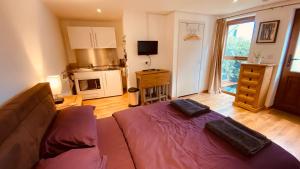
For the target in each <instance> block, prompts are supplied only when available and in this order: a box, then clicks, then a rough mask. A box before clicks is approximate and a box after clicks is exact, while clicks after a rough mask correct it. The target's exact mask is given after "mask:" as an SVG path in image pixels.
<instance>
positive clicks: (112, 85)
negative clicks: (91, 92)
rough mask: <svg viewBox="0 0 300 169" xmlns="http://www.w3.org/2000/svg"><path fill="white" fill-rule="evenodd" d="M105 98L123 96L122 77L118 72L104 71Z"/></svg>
mask: <svg viewBox="0 0 300 169" xmlns="http://www.w3.org/2000/svg"><path fill="white" fill-rule="evenodd" d="M105 82H106V83H105V96H106V97H109V96H118V95H122V94H123V86H122V77H121V71H120V70H111V71H105Z"/></svg>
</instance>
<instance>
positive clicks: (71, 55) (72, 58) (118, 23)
mask: <svg viewBox="0 0 300 169" xmlns="http://www.w3.org/2000/svg"><path fill="white" fill-rule="evenodd" d="M68 26H92V27H93V26H95V27H114V28H115V31H116V41H117V52H118V58H120V59H122V58H124V54H123V23H122V20H115V21H82V20H62V21H61V28H62V32H63V37H64V42H65V47H66V52H67V58H68V63H76V55H75V52H74V51H73V50H72V49H71V47H70V43H69V38H68V32H67V27H68Z"/></svg>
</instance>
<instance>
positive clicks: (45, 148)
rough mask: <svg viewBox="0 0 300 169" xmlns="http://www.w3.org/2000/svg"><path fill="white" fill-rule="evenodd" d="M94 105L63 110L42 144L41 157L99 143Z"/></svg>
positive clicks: (53, 155)
mask: <svg viewBox="0 0 300 169" xmlns="http://www.w3.org/2000/svg"><path fill="white" fill-rule="evenodd" d="M94 109H95V107H94V106H76V107H70V108H66V109H63V110H61V111H60V112H59V113H58V114H57V117H56V118H55V120H54V121H53V123H52V125H51V127H50V128H49V130H48V131H47V133H46V135H45V136H44V139H43V141H42V145H41V157H43V158H49V157H55V156H56V155H58V154H60V153H63V152H65V151H68V150H70V149H74V148H88V147H93V146H95V145H97V127H96V118H95V116H94Z"/></svg>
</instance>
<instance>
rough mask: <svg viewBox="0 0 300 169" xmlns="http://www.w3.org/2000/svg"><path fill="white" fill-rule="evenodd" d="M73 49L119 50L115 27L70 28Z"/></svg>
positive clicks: (69, 33)
mask: <svg viewBox="0 0 300 169" xmlns="http://www.w3.org/2000/svg"><path fill="white" fill-rule="evenodd" d="M68 35H69V40H70V46H71V49H90V48H117V43H116V33H115V28H113V27H80V26H72V27H68Z"/></svg>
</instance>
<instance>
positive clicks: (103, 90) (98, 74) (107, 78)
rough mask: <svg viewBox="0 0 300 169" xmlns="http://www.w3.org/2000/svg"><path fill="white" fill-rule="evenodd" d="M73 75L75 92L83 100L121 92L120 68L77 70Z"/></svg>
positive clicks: (116, 94)
mask: <svg viewBox="0 0 300 169" xmlns="http://www.w3.org/2000/svg"><path fill="white" fill-rule="evenodd" d="M74 76H75V86H76V92H77V94H80V95H82V96H83V99H84V100H87V99H95V98H102V97H110V96H118V95H122V94H123V86H122V76H121V71H120V70H107V71H94V72H78V73H75V74H74Z"/></svg>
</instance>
